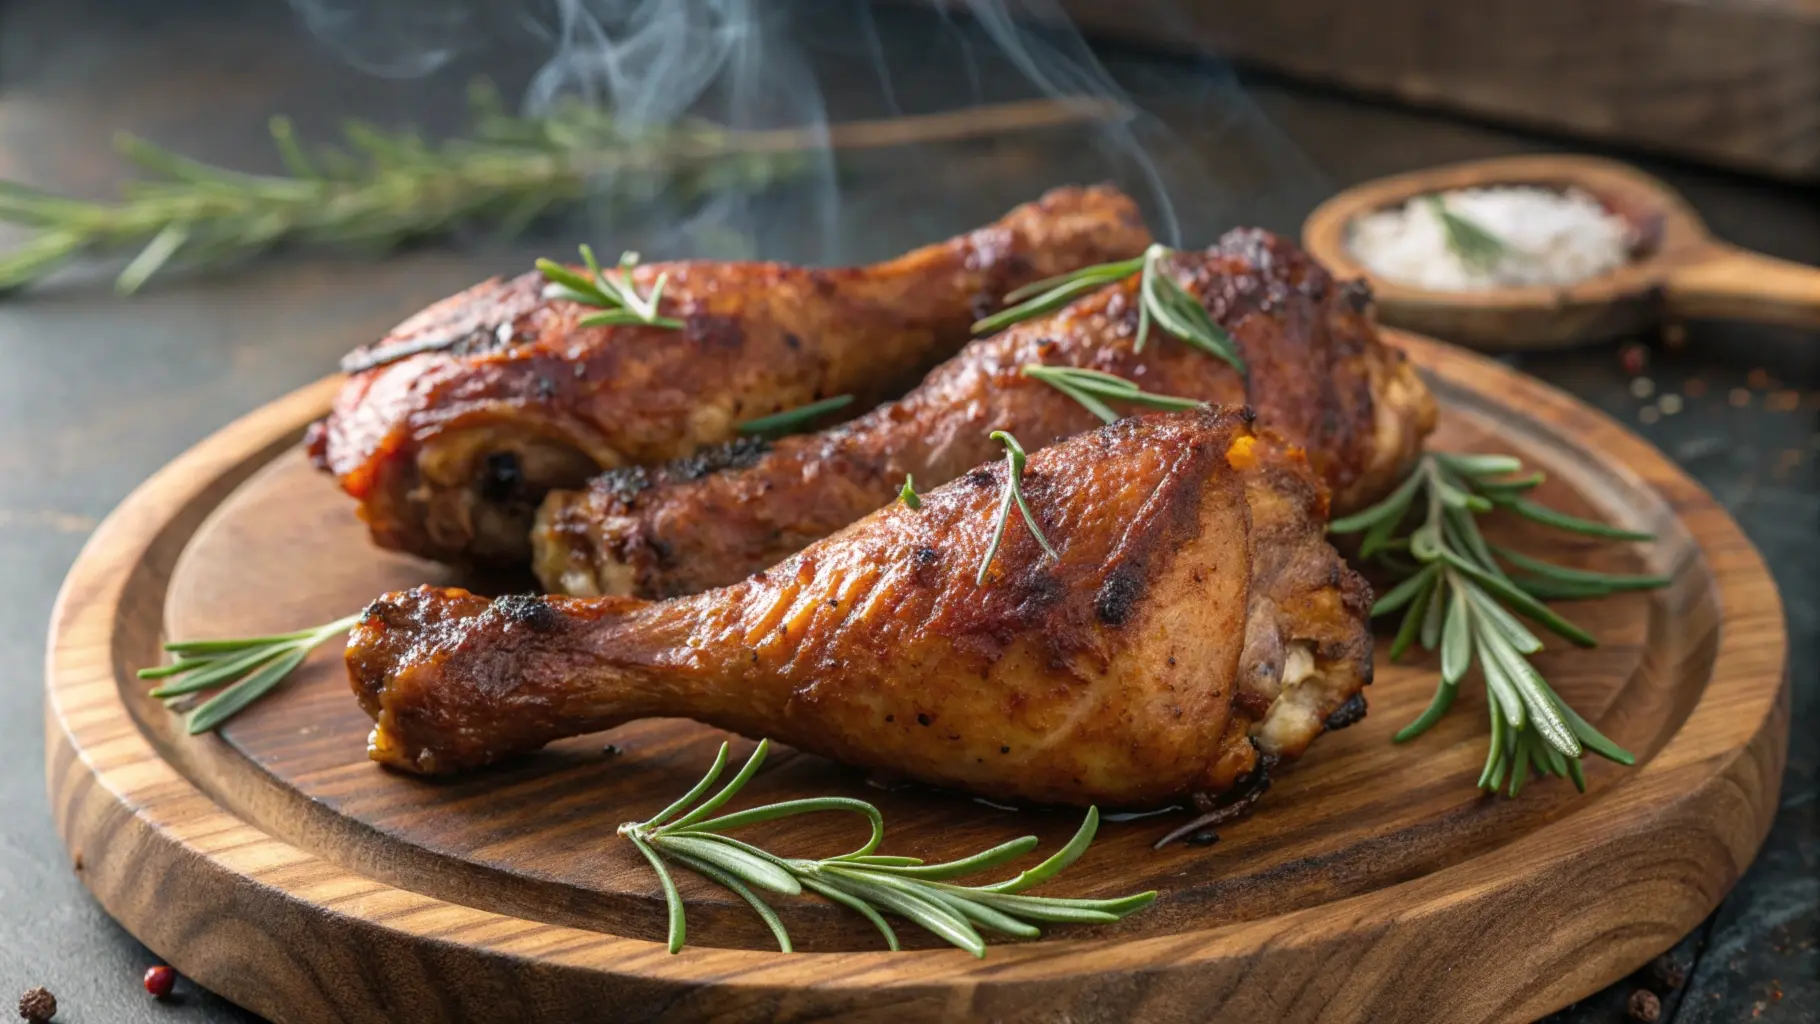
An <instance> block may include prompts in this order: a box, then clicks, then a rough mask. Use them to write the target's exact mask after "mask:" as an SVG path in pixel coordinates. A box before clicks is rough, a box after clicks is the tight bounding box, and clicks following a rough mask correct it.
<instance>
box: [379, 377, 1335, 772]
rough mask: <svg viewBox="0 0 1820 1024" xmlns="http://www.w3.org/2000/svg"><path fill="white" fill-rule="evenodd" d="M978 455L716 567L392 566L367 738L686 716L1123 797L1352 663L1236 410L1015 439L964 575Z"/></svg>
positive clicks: (1331, 555)
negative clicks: (666, 594)
mask: <svg viewBox="0 0 1820 1024" xmlns="http://www.w3.org/2000/svg"><path fill="white" fill-rule="evenodd" d="M1007 472H1008V467H1007V466H1006V465H1005V464H1004V462H1002V461H1001V462H998V463H994V464H990V465H987V466H985V467H982V468H979V469H976V470H974V471H973V472H971V473H969V474H967V475H966V476H965V477H963V478H961V479H959V480H956V481H954V482H953V483H950V484H948V485H947V486H945V487H942V488H939V489H937V490H933V491H930V492H929V493H927V494H925V495H923V497H922V502H921V507H920V508H919V509H911V508H910V507H908V506H906V505H903V504H893V505H891V506H889V507H887V508H884V509H881V510H879V511H877V512H874V513H873V514H872V515H870V516H868V517H867V518H865V519H863V520H861V521H860V522H858V523H856V524H854V525H853V526H852V527H850V528H849V529H846V530H844V531H842V532H840V533H838V534H836V535H835V536H833V537H830V538H828V539H826V540H823V541H821V542H820V543H817V544H815V545H812V546H811V547H809V548H808V549H807V550H805V551H803V552H801V553H800V554H798V555H796V556H795V557H793V558H791V559H789V560H787V561H785V562H783V563H782V564H780V565H778V566H776V567H774V568H772V569H769V570H767V571H765V572H762V573H759V574H758V575H756V576H753V577H752V578H750V579H748V580H745V581H744V582H741V583H739V584H736V585H734V586H731V587H727V588H724V589H721V590H717V591H712V592H709V593H705V594H701V595H698V596H694V597H687V598H679V599H676V600H671V601H663V602H656V603H652V602H646V601H640V600H636V599H632V598H623V597H609V598H594V599H582V598H567V597H530V596H518V597H504V598H500V599H498V600H496V601H489V600H487V599H485V598H482V597H478V596H475V595H473V594H470V593H468V592H466V591H463V590H449V589H438V588H432V587H420V588H418V589H416V590H410V591H402V592H398V593H392V594H388V595H386V596H384V597H382V598H380V599H379V600H377V601H375V602H374V603H373V604H372V606H371V607H369V608H368V609H367V611H366V613H365V615H364V617H363V618H362V620H361V621H360V623H359V624H358V625H356V626H355V627H354V630H353V632H352V636H351V639H350V642H349V645H348V655H347V660H348V670H349V674H350V676H351V678H352V681H353V685H354V690H355V693H356V694H357V695H358V697H359V700H360V703H361V706H362V707H364V708H365V709H366V711H367V712H368V713H369V714H371V715H372V716H373V718H374V719H375V721H376V723H377V724H376V727H375V729H374V730H373V737H372V744H371V751H370V752H371V755H372V757H373V758H374V759H376V760H379V761H382V762H384V763H386V764H389V765H393V766H395V767H399V768H403V769H406V770H410V771H416V772H446V771H451V770H455V769H460V768H466V767H469V766H473V765H481V764H486V763H488V762H491V761H495V760H497V759H499V758H502V757H506V756H508V755H511V754H514V753H518V752H521V751H527V750H532V749H535V748H537V747H539V746H542V745H543V744H545V743H547V742H549V741H551V740H554V739H556V738H559V737H563V736H570V735H575V734H579V733H586V732H591V731H595V730H599V729H605V728H608V727H610V726H613V725H615V724H618V723H621V722H625V721H628V720H631V719H636V718H643V717H648V716H686V717H689V718H694V719H697V720H699V721H702V722H706V723H709V724H711V725H715V726H719V727H722V728H726V729H730V730H733V731H735V732H739V733H744V734H746V735H749V736H769V737H772V738H774V739H777V740H781V741H783V742H786V743H789V744H791V745H793V746H796V747H798V748H800V749H803V750H807V751H811V752H814V753H818V754H822V755H824V756H827V757H831V758H834V759H836V760H839V761H843V762H846V763H848V764H853V765H859V766H863V767H870V768H876V769H882V770H884V771H887V772H889V773H891V774H892V775H893V776H896V777H904V778H909V779H913V780H920V781H923V782H927V783H933V784H937V785H943V786H952V787H957V788H960V789H965V790H969V791H972V792H975V793H980V794H985V795H989V796H995V797H1002V798H1014V799H1022V800H1030V801H1039V802H1044V803H1066V804H1090V803H1101V804H1109V805H1114V806H1146V805H1156V804H1160V803H1166V802H1169V801H1173V800H1177V799H1179V798H1182V797H1184V796H1188V795H1192V794H1202V795H1205V794H1213V793H1219V792H1221V791H1224V790H1227V789H1229V788H1231V787H1232V786H1233V785H1234V784H1235V783H1236V782H1238V781H1239V780H1241V779H1244V778H1245V777H1247V775H1248V774H1250V773H1252V772H1253V771H1254V770H1255V769H1256V768H1257V767H1258V766H1259V763H1260V760H1261V759H1262V758H1263V757H1264V756H1265V755H1271V756H1274V757H1293V756H1295V755H1296V754H1299V753H1300V752H1301V751H1302V750H1303V748H1305V747H1306V746H1307V744H1308V743H1309V741H1311V740H1312V739H1313V738H1314V737H1315V736H1316V735H1318V734H1319V733H1320V732H1321V730H1322V728H1323V726H1324V724H1325V722H1326V721H1327V720H1328V718H1329V716H1331V715H1334V714H1335V712H1339V711H1342V709H1343V708H1344V709H1345V710H1344V712H1342V713H1341V714H1340V715H1339V717H1338V718H1336V720H1335V724H1336V725H1337V724H1341V723H1343V722H1345V721H1349V720H1350V717H1351V715H1353V714H1354V713H1356V712H1357V711H1358V709H1359V707H1360V706H1361V704H1362V698H1361V697H1360V696H1359V689H1360V687H1361V686H1363V685H1364V684H1365V683H1366V682H1368V681H1369V679H1370V674H1371V653H1370V652H1371V644H1370V635H1369V633H1368V631H1367V628H1366V618H1365V617H1366V612H1367V608H1368V606H1369V604H1370V595H1369V592H1368V588H1367V587H1366V586H1365V584H1364V582H1363V581H1362V580H1361V579H1360V578H1359V577H1358V576H1357V575H1355V574H1354V573H1353V572H1352V571H1351V570H1350V569H1348V568H1347V567H1346V565H1345V563H1344V562H1342V561H1341V559H1340V557H1339V556H1338V555H1337V554H1336V553H1335V552H1334V550H1333V549H1332V548H1331V547H1329V546H1328V544H1327V542H1326V540H1325V539H1324V536H1323V530H1324V527H1325V524H1326V517H1327V508H1326V498H1325V493H1326V492H1325V489H1324V488H1323V487H1322V485H1321V483H1320V481H1319V480H1318V479H1317V478H1316V477H1315V475H1314V474H1313V473H1312V472H1311V471H1310V470H1309V469H1308V467H1307V465H1306V462H1305V461H1304V460H1303V459H1302V457H1301V455H1300V453H1299V452H1295V451H1293V450H1286V449H1284V448H1282V447H1279V446H1277V445H1276V444H1275V443H1274V442H1273V441H1271V440H1270V439H1269V438H1267V437H1262V436H1254V435H1253V433H1252V430H1251V428H1250V415H1249V413H1248V412H1246V411H1243V410H1231V409H1228V410H1212V409H1202V410H1196V411H1189V412H1182V413H1171V414H1161V415H1153V416H1144V417H1138V418H1134V419H1127V420H1123V421H1121V422H1119V423H1117V424H1115V425H1112V426H1108V427H1105V428H1102V429H1100V430H1096V431H1093V432H1091V433H1087V434H1083V435H1080V436H1077V437H1075V438H1073V439H1070V440H1068V441H1066V442H1063V443H1062V444H1059V445H1056V446H1054V447H1051V448H1047V449H1044V450H1042V451H1040V452H1037V453H1035V454H1033V455H1031V457H1030V461H1029V464H1028V467H1027V468H1026V471H1025V473H1024V474H1023V476H1022V478H1021V479H1022V486H1023V492H1024V495H1025V497H1026V499H1027V500H1028V503H1029V506H1030V509H1031V512H1032V514H1033V515H1034V516H1035V517H1036V519H1037V520H1038V521H1039V522H1040V524H1041V528H1042V531H1043V533H1044V535H1045V536H1046V537H1047V538H1048V539H1049V541H1050V542H1051V543H1052V544H1053V545H1054V546H1055V548H1056V549H1057V550H1058V552H1059V556H1058V557H1057V558H1055V559H1051V558H1050V557H1049V556H1047V555H1045V554H1044V552H1043V549H1042V548H1041V547H1040V546H1039V544H1038V542H1037V540H1036V538H1035V536H1034V535H1033V534H1032V533H1031V531H1030V529H1029V527H1028V526H1027V525H1026V524H1025V523H1024V522H1023V521H1022V520H1021V519H1020V518H1019V517H1018V515H1017V513H1016V512H1015V510H1014V511H1013V513H1012V516H1011V520H1010V524H1009V526H1008V527H1007V529H1006V531H1005V535H1004V539H1003V543H1002V545H1001V546H1000V547H999V549H998V551H997V554H996V556H995V557H994V558H993V559H992V561H991V563H990V570H989V572H988V573H987V576H986V580H985V582H984V584H983V585H981V584H979V583H976V582H975V574H976V572H977V571H978V569H979V566H980V564H981V560H982V559H983V558H984V557H985V556H986V553H987V549H988V546H989V544H990V541H991V536H992V533H993V526H994V523H995V520H996V516H995V512H996V510H997V507H998V505H999V501H1000V497H1001V495H1002V494H1003V492H1004V490H1005V486H1006V476H1007Z"/></svg>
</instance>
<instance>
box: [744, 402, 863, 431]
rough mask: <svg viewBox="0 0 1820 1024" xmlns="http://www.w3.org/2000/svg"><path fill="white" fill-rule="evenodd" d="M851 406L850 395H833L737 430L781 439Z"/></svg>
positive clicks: (749, 423) (755, 421)
mask: <svg viewBox="0 0 1820 1024" xmlns="http://www.w3.org/2000/svg"><path fill="white" fill-rule="evenodd" d="M852 404H853V396H852V395H835V396H834V397H833V398H824V399H822V400H821V401H819V402H810V403H809V404H808V405H799V406H797V407H796V408H794V409H785V410H784V411H783V412H774V413H772V414H771V415H769V416H760V417H759V418H757V419H755V420H746V421H745V422H743V423H741V424H739V425H738V427H737V429H738V430H739V432H740V433H742V434H758V435H760V436H762V437H783V436H784V435H786V434H794V433H796V432H797V431H799V430H801V429H802V428H804V427H806V426H808V425H809V424H811V423H813V422H815V421H816V420H817V419H819V418H821V416H822V415H823V414H825V413H830V412H833V411H834V410H836V409H845V408H846V407H847V406H849V405H852Z"/></svg>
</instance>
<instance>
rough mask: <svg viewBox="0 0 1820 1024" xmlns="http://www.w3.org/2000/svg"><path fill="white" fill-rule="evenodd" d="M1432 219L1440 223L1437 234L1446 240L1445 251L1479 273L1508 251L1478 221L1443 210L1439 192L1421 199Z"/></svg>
mask: <svg viewBox="0 0 1820 1024" xmlns="http://www.w3.org/2000/svg"><path fill="white" fill-rule="evenodd" d="M1423 201H1425V202H1426V203H1427V204H1428V207H1429V209H1430V210H1432V211H1433V212H1434V215H1435V219H1436V220H1438V221H1440V222H1441V231H1442V233H1443V234H1445V235H1446V237H1447V248H1448V250H1449V251H1451V252H1452V253H1453V254H1454V256H1456V257H1458V258H1459V260H1460V262H1461V263H1464V264H1465V265H1466V266H1468V267H1470V268H1472V269H1474V270H1478V271H1481V272H1484V271H1488V270H1490V269H1491V268H1493V267H1495V266H1497V265H1498V261H1499V260H1501V259H1503V258H1504V255H1505V253H1507V252H1508V251H1509V246H1506V245H1505V244H1504V240H1503V239H1501V238H1499V237H1498V236H1497V235H1494V234H1492V233H1491V232H1490V231H1487V230H1485V228H1484V227H1483V226H1481V225H1480V224H1479V222H1478V221H1476V220H1473V219H1472V218H1471V217H1466V216H1463V215H1461V214H1458V213H1455V212H1453V211H1452V210H1450V209H1448V208H1447V200H1446V199H1445V198H1444V197H1442V196H1441V195H1440V194H1439V193H1435V194H1431V195H1427V196H1424V197H1423Z"/></svg>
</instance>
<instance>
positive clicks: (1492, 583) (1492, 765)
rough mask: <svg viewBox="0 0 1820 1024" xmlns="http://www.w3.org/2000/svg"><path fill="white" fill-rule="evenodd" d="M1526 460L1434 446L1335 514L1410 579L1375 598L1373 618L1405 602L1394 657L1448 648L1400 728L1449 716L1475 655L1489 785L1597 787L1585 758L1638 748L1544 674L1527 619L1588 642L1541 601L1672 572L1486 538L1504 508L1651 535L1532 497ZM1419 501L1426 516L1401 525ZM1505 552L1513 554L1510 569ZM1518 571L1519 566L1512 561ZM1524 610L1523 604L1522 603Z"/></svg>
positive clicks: (1655, 579) (1618, 534)
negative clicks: (1559, 782)
mask: <svg viewBox="0 0 1820 1024" xmlns="http://www.w3.org/2000/svg"><path fill="white" fill-rule="evenodd" d="M1522 471H1523V465H1522V463H1520V462H1519V461H1517V460H1516V459H1514V458H1511V457H1509V456H1505V455H1454V454H1445V453H1438V452H1431V453H1429V454H1428V455H1425V456H1423V458H1422V461H1421V462H1420V463H1419V464H1418V465H1417V467H1416V470H1415V472H1414V473H1412V474H1410V476H1409V479H1407V480H1405V481H1404V482H1403V484H1402V486H1400V487H1398V488H1397V489H1396V491H1394V492H1393V493H1392V494H1391V495H1390V496H1389V497H1388V498H1385V499H1384V500H1383V501H1382V502H1380V503H1378V504H1377V505H1374V506H1372V507H1371V508H1368V509H1365V510H1364V511H1362V512H1359V513H1357V514H1354V515H1351V516H1347V517H1346V518H1344V519H1338V520H1335V521H1334V522H1333V523H1332V524H1331V525H1330V526H1329V529H1330V530H1331V531H1332V532H1334V533H1339V534H1349V533H1358V534H1361V535H1362V536H1361V537H1360V540H1359V557H1360V558H1361V559H1375V560H1377V561H1378V562H1379V563H1380V564H1382V565H1384V566H1385V567H1386V568H1387V569H1390V570H1392V571H1394V572H1398V573H1400V574H1402V576H1403V579H1402V580H1401V582H1399V583H1397V584H1396V585H1395V586H1393V587H1392V588H1391V589H1390V590H1388V591H1387V592H1385V593H1384V595H1383V596H1382V597H1380V598H1378V601H1377V603H1376V604H1375V605H1373V606H1372V609H1371V613H1372V615H1374V616H1377V615H1387V614H1389V613H1391V612H1395V611H1399V610H1403V611H1404V614H1403V621H1402V624H1401V625H1400V627H1399V628H1398V629H1397V635H1396V639H1395V640H1394V641H1393V642H1392V644H1391V647H1390V656H1391V658H1392V659H1393V660H1394V659H1396V658H1399V657H1401V656H1402V655H1403V653H1404V652H1405V651H1407V650H1408V649H1409V647H1410V645H1411V644H1413V643H1415V642H1417V641H1420V643H1421V644H1422V646H1423V648H1425V649H1427V650H1434V649H1435V648H1436V647H1439V648H1440V651H1441V680H1440V683H1439V684H1438V685H1437V686H1436V688H1435V695H1434V699H1433V701H1432V702H1430V704H1429V706H1428V709H1427V710H1426V711H1424V712H1423V713H1422V714H1421V716H1420V717H1418V718H1417V719H1416V720H1415V721H1413V722H1411V723H1410V724H1409V725H1407V726H1405V727H1404V728H1403V729H1402V731H1400V732H1398V733H1397V734H1396V740H1397V742H1399V743H1401V742H1405V741H1407V740H1410V739H1414V738H1415V737H1417V736H1419V735H1421V734H1422V733H1423V732H1426V731H1427V730H1428V729H1429V728H1430V727H1431V726H1433V725H1434V724H1435V723H1436V722H1437V721H1439V720H1440V719H1441V716H1442V715H1444V714H1446V712H1447V709H1448V708H1449V707H1450V706H1451V705H1452V704H1453V701H1454V698H1455V696H1456V695H1457V694H1458V692H1459V685H1460V681H1461V680H1462V679H1464V678H1465V676H1466V673H1467V671H1468V670H1469V669H1470V668H1471V666H1472V664H1473V663H1474V661H1475V659H1476V661H1477V663H1478V665H1479V668H1480V671H1481V673H1482V674H1483V675H1484V677H1485V686H1486V689H1487V691H1488V692H1489V693H1490V696H1491V699H1490V700H1489V701H1488V702H1487V703H1488V705H1489V706H1490V714H1491V746H1490V749H1489V750H1488V751H1487V753H1486V758H1485V768H1484V770H1483V771H1482V772H1481V773H1480V775H1479V787H1480V788H1481V789H1484V790H1487V791H1496V790H1497V789H1498V788H1500V787H1501V786H1505V785H1506V782H1507V780H1508V788H1507V790H1506V791H1507V792H1508V793H1509V795H1511V796H1513V797H1514V796H1516V795H1517V793H1518V792H1519V791H1521V789H1522V787H1523V784H1524V783H1525V782H1527V781H1528V779H1529V777H1530V773H1531V769H1532V768H1533V769H1534V770H1536V771H1540V772H1545V773H1548V774H1552V775H1557V776H1566V777H1569V778H1571V779H1572V780H1573V783H1574V785H1575V787H1577V788H1579V789H1580V790H1581V791H1584V790H1585V789H1586V779H1585V776H1584V774H1583V772H1582V769H1581V766H1580V758H1581V756H1582V755H1583V754H1584V752H1585V751H1587V750H1591V751H1592V752H1594V753H1596V754H1599V755H1601V756H1604V757H1606V758H1609V759H1611V760H1613V761H1616V762H1618V763H1619V764H1625V765H1628V764H1634V763H1636V760H1635V758H1633V757H1632V756H1631V755H1630V754H1629V753H1628V752H1627V751H1625V750H1624V749H1623V748H1622V747H1619V746H1618V745H1617V744H1615V743H1613V742H1612V741H1611V740H1609V739H1607V738H1606V737H1605V736H1604V734H1602V733H1600V732H1599V730H1598V729H1596V728H1594V727H1593V726H1592V724H1591V723H1589V722H1587V721H1586V720H1585V719H1584V718H1581V717H1580V716H1579V715H1578V714H1577V713H1575V712H1574V710H1573V708H1571V707H1569V706H1568V705H1567V702H1566V701H1564V700H1562V699H1561V697H1560V695H1559V694H1557V693H1555V691H1554V690H1553V689H1551V688H1550V687H1549V685H1548V682H1547V680H1545V679H1543V678H1542V675H1541V673H1539V672H1537V671H1536V669H1535V666H1534V665H1532V664H1530V662H1529V660H1528V655H1531V654H1534V653H1536V652H1537V651H1540V650H1541V649H1542V641H1541V640H1540V639H1539V638H1537V636H1536V635H1535V634H1534V633H1533V632H1531V631H1530V630H1529V629H1528V627H1526V626H1524V625H1523V623H1522V622H1521V621H1519V619H1518V616H1522V617H1523V618H1526V619H1529V620H1530V621H1532V622H1535V623H1537V624H1539V625H1541V626H1544V627H1546V628H1547V629H1549V630H1551V631H1552V632H1554V633H1557V634H1559V635H1560V636H1562V637H1564V638H1566V639H1567V640H1569V641H1571V642H1573V643H1575V644H1578V645H1580V646H1582V647H1592V646H1595V645H1596V643H1597V641H1596V640H1594V638H1593V637H1592V635H1591V634H1590V633H1587V632H1586V631H1585V630H1583V629H1581V628H1580V627H1579V626H1576V625H1574V624H1573V623H1572V622H1569V621H1568V620H1567V619H1565V618H1563V617H1561V616H1560V615H1558V614H1557V613H1555V612H1554V611H1553V610H1551V609H1550V608H1549V607H1548V606H1547V605H1545V604H1543V603H1542V602H1543V601H1544V600H1547V599H1551V598H1561V597H1573V598H1582V597H1599V596H1603V595H1606V594H1613V593H1617V592H1619V591H1625V590H1643V589H1649V588H1653V587H1660V586H1664V585H1666V584H1667V583H1668V582H1669V581H1668V578H1667V577H1663V576H1630V575H1617V574H1611V573H1598V572H1587V571H1585V570H1580V569H1570V568H1567V567H1565V566H1559V565H1555V564H1553V563H1550V562H1545V561H1542V560H1541V559H1537V558H1532V557H1530V556H1528V555H1523V554H1519V553H1518V552H1514V551H1511V550H1509V549H1506V548H1502V547H1497V546H1494V545H1492V544H1490V543H1488V542H1487V541H1486V540H1485V537H1484V535H1483V534H1482V533H1480V531H1479V526H1478V523H1477V521H1476V520H1475V518H1474V517H1475V516H1477V515H1480V514H1483V513H1486V512H1490V511H1492V510H1494V509H1505V510H1508V511H1511V512H1515V513H1517V514H1518V515H1521V516H1524V517H1526V518H1528V519H1532V520H1534V521H1536V522H1539V523H1542V524H1543V525H1546V526H1550V527H1554V528H1557V529H1562V530H1567V531H1570V532H1573V533H1578V534H1582V535H1586V536H1593V537H1603V538H1609V539H1617V540H1634V541H1645V540H1653V539H1654V538H1653V537H1652V536H1651V535H1650V534H1646V533H1634V532H1632V531H1629V530H1621V529H1617V528H1615V527H1612V526H1608V525H1606V524H1604V523H1595V522H1591V521H1589V520H1584V519H1579V518H1576V517H1574V516H1568V515H1564V514H1562V513H1560V512H1555V511H1553V510H1550V509H1546V508H1543V507H1542V506H1540V505H1537V504H1535V503H1534V502H1531V501H1529V500H1528V499H1527V498H1525V497H1523V495H1524V494H1525V493H1526V492H1528V491H1529V490H1531V489H1533V488H1534V487H1535V486H1536V485H1537V484H1539V483H1541V482H1542V474H1540V473H1530V474H1526V475H1520V476H1519V475H1517V474H1521V473H1522ZM1412 511H1414V512H1415V513H1416V514H1417V517H1418V520H1417V525H1416V526H1415V527H1414V529H1413V530H1411V531H1409V532H1407V533H1404V534H1400V533H1399V532H1398V531H1399V528H1400V527H1401V526H1402V525H1403V523H1404V521H1405V520H1406V519H1407V518H1409V514H1410V513H1411V512H1412ZM1500 561H1502V562H1504V563H1508V564H1509V565H1510V566H1511V567H1512V570H1507V569H1506V568H1505V567H1504V566H1503V565H1501V564H1500ZM1513 570H1514V571H1513ZM1513 612H1514V613H1515V614H1512V613H1513Z"/></svg>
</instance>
